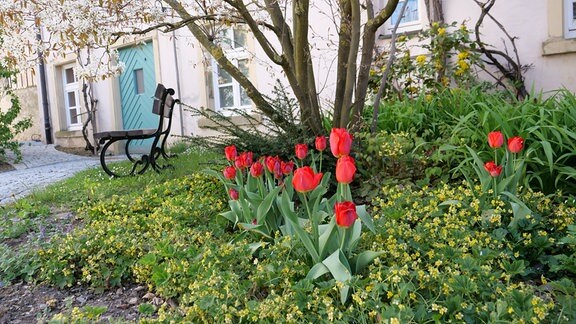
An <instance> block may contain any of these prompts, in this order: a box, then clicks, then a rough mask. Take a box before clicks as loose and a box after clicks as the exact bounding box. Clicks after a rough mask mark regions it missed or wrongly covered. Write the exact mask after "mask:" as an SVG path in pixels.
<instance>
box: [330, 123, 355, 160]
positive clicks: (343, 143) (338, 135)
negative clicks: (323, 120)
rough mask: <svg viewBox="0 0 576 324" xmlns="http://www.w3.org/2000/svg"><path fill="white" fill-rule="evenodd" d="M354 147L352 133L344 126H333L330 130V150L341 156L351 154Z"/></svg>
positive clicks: (336, 155)
mask: <svg viewBox="0 0 576 324" xmlns="http://www.w3.org/2000/svg"><path fill="white" fill-rule="evenodd" d="M351 147H352V135H350V133H348V131H347V130H346V129H344V128H332V131H331V132H330V150H331V151H332V154H333V155H334V156H335V157H337V158H339V157H341V156H344V155H348V154H350V148H351Z"/></svg>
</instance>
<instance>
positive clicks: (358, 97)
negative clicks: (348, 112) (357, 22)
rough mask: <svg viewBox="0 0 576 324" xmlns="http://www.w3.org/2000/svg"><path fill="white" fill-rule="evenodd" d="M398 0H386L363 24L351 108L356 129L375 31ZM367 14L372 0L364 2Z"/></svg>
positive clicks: (371, 5)
mask: <svg viewBox="0 0 576 324" xmlns="http://www.w3.org/2000/svg"><path fill="white" fill-rule="evenodd" d="M398 1H399V0H388V2H387V3H386V6H385V7H384V9H382V10H381V11H379V12H378V14H377V15H375V16H374V18H372V19H369V20H368V21H367V22H366V25H364V34H363V39H362V53H361V60H360V69H359V72H358V80H357V85H356V94H355V99H354V106H353V110H352V120H351V123H350V124H351V125H352V129H357V128H358V124H359V123H360V121H361V118H362V111H363V110H364V103H365V101H366V93H367V91H368V81H369V79H370V68H371V67H372V60H373V56H374V46H375V43H376V31H377V30H378V28H379V27H380V26H382V24H384V22H385V21H387V20H388V19H389V18H390V17H391V16H392V13H394V10H396V7H397V6H398ZM366 4H367V10H368V14H370V11H373V2H372V1H371V0H368V1H367V2H366Z"/></svg>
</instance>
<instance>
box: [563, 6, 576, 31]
mask: <svg viewBox="0 0 576 324" xmlns="http://www.w3.org/2000/svg"><path fill="white" fill-rule="evenodd" d="M564 38H576V0H564Z"/></svg>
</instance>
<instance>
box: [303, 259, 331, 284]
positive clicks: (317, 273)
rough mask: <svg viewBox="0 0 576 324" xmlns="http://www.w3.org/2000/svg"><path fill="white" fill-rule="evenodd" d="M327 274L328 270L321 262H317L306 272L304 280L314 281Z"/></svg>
mask: <svg viewBox="0 0 576 324" xmlns="http://www.w3.org/2000/svg"><path fill="white" fill-rule="evenodd" d="M328 272H330V270H329V269H328V268H327V267H326V266H325V265H324V264H323V263H322V262H318V263H316V264H315V265H314V266H313V267H312V269H310V271H308V274H307V275H306V279H312V280H314V279H317V278H319V277H321V276H322V275H325V274H327V273H328Z"/></svg>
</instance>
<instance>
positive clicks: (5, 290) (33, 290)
mask: <svg viewBox="0 0 576 324" xmlns="http://www.w3.org/2000/svg"><path fill="white" fill-rule="evenodd" d="M151 296H152V295H151V294H147V293H146V289H145V287H143V286H135V285H133V286H128V287H121V288H117V289H115V290H112V291H105V292H103V293H97V292H95V291H93V290H89V289H87V288H86V287H82V286H79V287H74V288H71V289H58V288H55V287H51V286H47V285H42V284H41V285H30V284H26V283H23V282H17V283H13V284H10V285H7V286H4V287H1V288H0V323H22V324H24V323H26V324H28V323H45V322H48V321H49V320H50V319H52V318H53V316H54V315H55V314H58V313H66V314H70V312H71V311H72V309H73V308H74V307H80V308H81V307H84V306H104V307H106V312H105V313H104V314H102V316H101V317H100V319H101V320H102V321H103V322H108V321H112V320H120V319H121V320H124V321H136V320H137V319H138V318H139V317H140V315H141V314H140V313H139V312H138V305H139V304H141V303H144V302H151V301H152V299H154V298H156V297H151ZM143 297H146V299H144V298H143Z"/></svg>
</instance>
